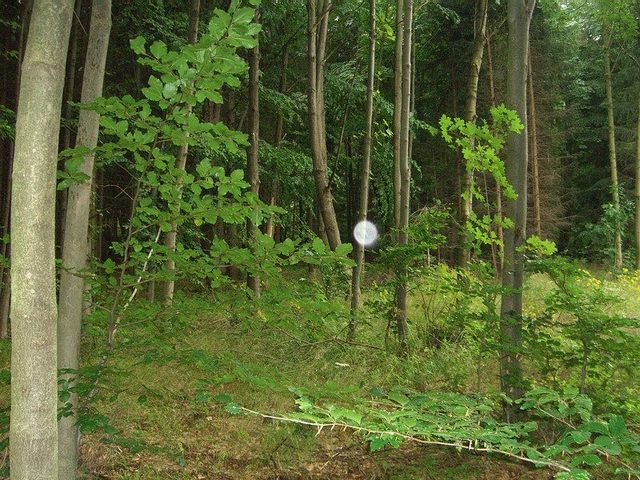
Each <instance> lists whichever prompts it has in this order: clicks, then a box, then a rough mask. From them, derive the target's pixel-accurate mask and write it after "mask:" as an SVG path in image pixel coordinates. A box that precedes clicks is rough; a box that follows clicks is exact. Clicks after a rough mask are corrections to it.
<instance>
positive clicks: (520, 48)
mask: <svg viewBox="0 0 640 480" xmlns="http://www.w3.org/2000/svg"><path fill="white" fill-rule="evenodd" d="M534 7H535V0H529V1H525V0H509V2H508V7H507V8H508V24H509V40H508V42H509V53H508V56H509V62H508V71H507V104H508V106H509V107H510V108H512V109H514V110H515V111H516V112H517V114H518V116H519V117H520V119H521V121H522V123H523V124H524V131H523V132H522V133H521V134H510V135H509V136H508V138H507V144H506V152H505V169H506V174H507V179H508V180H509V183H510V184H511V185H512V186H513V188H514V190H515V191H516V193H517V194H518V197H517V199H508V200H507V202H506V214H507V216H508V217H509V218H510V219H511V220H512V221H513V223H514V227H513V228H512V229H508V230H507V231H506V232H505V246H504V268H503V272H502V285H503V287H504V290H505V291H504V292H503V295H502V304H501V308H500V331H501V336H502V342H501V343H502V345H501V352H500V381H501V387H502V391H503V392H504V393H505V394H506V395H507V396H508V397H509V398H511V399H513V400H515V399H518V398H520V397H521V396H522V393H523V376H522V363H521V354H520V349H521V347H522V287H523V281H524V257H523V254H522V253H521V252H519V247H520V246H521V245H523V244H524V242H525V241H526V229H527V160H528V151H527V150H528V146H527V143H528V141H527V138H528V136H527V65H528V55H529V26H530V24H531V16H532V14H533V9H534ZM516 411H517V410H516V407H515V406H513V405H510V406H507V408H506V409H505V413H506V416H507V419H508V420H512V419H513V418H515V416H516Z"/></svg>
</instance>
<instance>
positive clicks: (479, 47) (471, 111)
mask: <svg viewBox="0 0 640 480" xmlns="http://www.w3.org/2000/svg"><path fill="white" fill-rule="evenodd" d="M488 4H489V2H488V0H476V10H477V14H476V15H477V20H478V28H477V30H476V32H475V39H474V41H473V54H472V55H471V71H470V73H469V82H468V84H467V101H466V105H465V113H464V119H465V121H467V122H474V123H475V121H476V119H477V116H478V114H477V110H478V108H477V107H478V81H479V79H480V69H481V68H482V57H483V55H484V44H485V39H486V35H487V14H488ZM463 164H464V160H463ZM464 167H465V168H463V171H462V182H461V183H462V185H461V189H462V205H461V207H462V208H461V214H462V215H461V218H460V224H461V231H460V249H459V256H458V266H459V267H460V268H465V267H466V265H467V262H468V261H469V259H470V257H471V248H470V244H469V238H468V229H467V224H468V222H469V218H470V216H471V212H472V209H473V195H472V191H473V182H474V178H473V170H471V169H470V168H469V167H468V166H467V165H464Z"/></svg>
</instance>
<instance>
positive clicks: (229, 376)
mask: <svg viewBox="0 0 640 480" xmlns="http://www.w3.org/2000/svg"><path fill="white" fill-rule="evenodd" d="M449 275H450V272H441V275H440V276H439V277H438V278H427V277H425V279H424V280H422V281H423V283H422V284H420V285H419V286H420V288H415V289H413V290H412V296H411V310H410V315H409V316H410V326H411V333H412V354H411V355H410V356H409V357H407V358H401V357H399V356H398V355H397V345H396V344H395V334H394V332H393V326H392V325H390V324H389V318H388V314H387V313H386V311H385V309H384V308H383V307H384V305H385V301H386V300H388V298H387V297H388V295H389V292H388V291H387V292H385V286H384V282H382V281H379V282H375V281H373V280H372V279H379V278H381V276H380V275H378V274H377V272H375V271H372V272H370V274H369V281H368V282H367V286H366V289H365V307H364V312H365V314H363V316H362V318H361V322H360V323H359V325H358V336H357V339H356V341H354V342H347V341H346V334H345V328H346V325H347V323H348V319H349V311H348V302H347V301H346V294H345V292H344V291H343V290H341V289H340V288H338V287H336V285H337V284H336V283H335V282H333V281H332V277H330V276H328V277H326V278H324V277H322V276H321V275H319V274H318V273H310V272H308V271H307V270H306V269H292V270H290V271H287V272H286V275H285V277H286V279H282V280H278V283H275V282H276V281H275V280H273V281H272V283H271V284H269V285H266V286H265V289H264V292H263V295H262V297H261V298H260V299H258V300H256V299H252V298H251V297H250V296H249V295H248V293H247V292H246V290H245V289H244V288H243V287H241V286H229V287H225V288H224V289H219V290H217V291H215V292H214V293H209V292H202V291H200V292H190V293H188V294H184V293H182V294H179V295H178V296H177V297H176V299H175V302H174V304H173V306H171V307H163V306H161V305H159V304H155V303H149V302H146V301H143V300H138V301H136V302H134V303H133V304H132V305H131V306H130V307H129V308H128V309H127V311H126V312H125V315H124V316H123V318H122V321H121V324H120V325H119V327H118V330H117V333H116V340H115V342H114V346H113V350H111V351H108V352H106V351H105V348H104V332H105V330H106V322H107V319H106V315H105V314H103V313H102V312H100V311H96V312H94V313H93V314H92V315H91V316H90V317H89V318H88V319H87V322H86V328H85V330H84V333H83V370H82V371H81V372H80V373H81V381H80V382H79V384H78V386H77V388H78V391H79V393H80V394H81V398H84V401H83V408H82V415H81V419H80V426H81V429H82V431H83V437H82V463H83V472H84V475H85V477H86V478H113V479H132V480H133V479H138V478H139V479H143V478H144V479H155V478H177V479H182V478H184V479H187V478H238V479H244V478H275V477H276V476H279V478H312V479H313V478H389V479H392V478H393V479H404V478H406V479H409V478H425V479H437V480H440V479H447V478H456V479H465V478H469V479H472V478H505V479H508V478H514V479H515V478H532V479H533V478H536V479H544V478H551V477H552V476H553V474H554V473H557V472H558V469H557V468H555V469H554V468H552V469H546V468H535V467H534V466H533V465H529V466H527V465H526V462H522V461H521V460H519V459H518V458H515V457H513V455H515V456H516V457H519V456H522V457H524V458H525V459H526V458H528V459H531V458H534V459H535V458H537V457H536V455H539V454H540V453H541V452H542V453H543V454H544V452H545V450H544V448H547V447H549V448H555V449H558V448H559V449H560V450H557V451H554V452H552V453H554V455H555V456H554V459H555V460H554V461H557V462H559V463H560V464H562V465H568V466H571V463H572V460H571V459H570V458H569V457H567V458H563V457H564V456H565V454H564V453H563V452H562V448H563V445H565V446H566V448H567V450H568V451H569V450H571V451H572V454H571V455H572V457H571V458H573V459H575V457H576V456H578V457H579V460H578V462H577V463H576V468H578V469H579V468H582V467H585V468H586V467H588V468H589V469H590V470H591V474H592V477H591V478H602V479H604V478H614V477H613V474H614V471H615V469H616V468H619V467H620V465H614V466H613V467H611V468H609V467H607V468H603V467H596V468H595V470H594V469H592V468H591V467H593V466H595V464H596V463H600V461H599V460H597V458H600V457H606V456H607V455H609V454H610V456H612V457H615V456H616V455H617V453H618V448H619V445H622V443H623V441H622V440H620V438H622V437H624V436H625V435H626V433H627V432H628V433H629V435H632V434H631V431H633V430H634V429H635V428H636V426H634V421H637V417H635V418H634V417H633V416H630V417H629V416H628V414H629V413H630V412H633V408H626V410H625V406H624V405H623V404H620V403H616V402H614V403H612V404H611V405H613V407H615V408H616V410H615V412H613V413H612V414H608V415H607V416H602V414H604V413H606V412H610V411H611V409H610V408H609V409H608V408H607V407H610V406H611V405H606V404H603V403H604V402H606V401H607V400H606V399H607V398H608V397H607V396H606V395H604V394H602V395H599V396H596V404H595V406H594V407H593V408H591V404H590V403H589V404H586V403H584V402H585V400H582V397H581V396H580V395H579V393H578V392H577V391H576V390H575V389H573V390H572V389H568V390H567V385H558V386H557V387H559V390H558V389H555V390H545V388H543V386H544V385H543V383H544V382H543V378H542V377H539V378H538V380H535V378H536V375H537V372H534V371H532V372H531V375H532V376H533V378H534V381H537V382H538V385H537V386H536V385H534V386H532V388H534V390H533V392H534V393H532V394H531V397H530V398H529V401H530V405H529V406H528V408H529V409H531V410H535V412H534V415H532V417H535V418H530V419H528V420H526V421H525V422H524V423H523V424H522V425H520V426H514V427H507V426H505V425H503V424H501V423H500V422H499V417H500V415H499V412H500V404H501V401H502V399H501V397H500V395H499V394H498V382H497V372H498V368H497V358H496V356H495V353H494V352H492V351H491V350H490V349H488V347H487V345H484V344H479V343H478V342H477V341H476V339H477V338H480V337H482V332H483V330H481V329H480V330H476V329H477V328H480V327H479V326H478V325H479V323H478V325H476V324H475V323H474V322H476V323H477V322H479V320H478V319H480V318H482V319H484V318H486V309H487V308H490V305H487V302H488V301H487V300H486V299H485V303H483V302H482V301H481V300H479V299H478V298H480V297H474V299H472V300H470V301H469V304H468V305H467V304H466V303H464V302H463V301H462V299H461V298H460V297H459V294H458V293H456V292H455V291H451V290H449V287H447V285H448V282H449V281H450V280H451V278H449V277H448V276H449ZM436 280H438V281H439V282H440V283H438V282H437V281H436ZM636 280H637V279H635V277H633V276H632V275H630V274H623V275H622V276H620V277H618V278H617V279H613V278H609V277H607V278H605V277H602V278H600V277H593V276H589V277H588V278H587V281H588V282H591V283H595V282H599V286H603V288H606V289H608V290H615V291H616V292H618V293H623V294H624V295H630V296H632V295H633V292H634V291H635V290H634V289H635V288H637V285H638V282H637V281H636ZM553 289H554V286H553V282H552V281H551V280H550V278H549V277H548V276H546V275H543V274H535V275H531V276H530V277H529V280H528V284H527V293H528V295H527V296H526V298H527V299H528V302H527V305H526V311H527V312H528V314H529V315H531V316H535V315H541V314H542V312H543V311H544V310H545V305H546V304H545V298H546V297H547V296H548V295H549V294H550V293H551V292H552V291H553ZM183 290H188V287H186V286H185V288H184V289H183ZM491 295H493V293H491V292H490V295H489V296H488V297H487V298H490V299H491V298H493V297H492V296H491ZM465 298H466V297H465ZM494 300H497V298H495V299H494ZM630 301H633V299H631V300H630ZM489 303H490V302H489ZM452 305H457V306H461V307H460V308H462V307H464V312H466V313H465V315H466V316H465V317H464V319H462V320H463V321H464V323H465V325H466V328H467V330H465V332H466V333H461V331H460V330H459V329H458V330H456V328H454V327H455V325H456V322H458V321H459V320H457V319H456V318H457V317H456V316H457V315H460V314H459V312H456V311H455V309H453V307H452ZM612 308H613V307H612ZM615 308H616V309H622V310H625V309H626V311H624V312H620V313H624V314H627V315H630V314H633V311H632V309H633V308H634V307H633V306H630V303H628V302H622V303H620V304H619V305H618V306H617V307H615ZM474 312H475V313H474ZM448 319H449V322H450V323H447V321H448ZM485 347H486V348H485ZM0 358H1V359H2V361H3V364H4V365H6V368H7V369H5V370H2V376H1V378H0V380H2V384H3V385H5V387H3V388H2V389H0V402H1V403H0V407H2V408H5V409H6V410H5V412H6V413H7V414H8V405H9V392H8V381H9V375H8V363H9V343H8V342H6V341H5V342H2V345H1V347H0ZM105 359H106V361H105ZM530 368H533V367H530ZM568 379H569V376H567V378H566V380H567V382H568ZM567 382H565V383H567ZM614 386H615V385H614ZM536 388H537V390H536ZM627 388H635V389H636V390H635V391H637V388H638V386H637V385H627ZM563 389H564V393H562V392H563ZM63 391H64V386H63ZM558 391H559V392H561V393H557V392H558ZM613 393H614V394H615V392H613ZM545 395H546V397H545ZM613 396H615V395H613ZM87 398H90V399H91V401H88V400H87ZM544 398H546V400H545V401H547V402H548V406H549V407H550V408H551V407H553V408H554V409H555V410H554V412H555V413H554V415H556V416H558V415H561V416H562V420H563V421H566V422H572V423H574V426H573V430H574V431H576V432H578V433H566V432H565V433H561V431H560V430H559V429H558V425H557V422H554V421H551V420H553V419H549V418H541V416H540V415H539V413H540V412H539V410H536V409H539V407H540V406H541V405H542V404H543V403H541V402H540V400H541V399H544ZM598 402H599V403H598ZM563 405H566V409H565V408H564V407H563ZM630 407H633V405H631V406H630ZM622 410H624V411H622ZM249 411H250V412H253V413H249ZM239 413H240V415H237V414H239ZM618 413H623V414H625V417H626V418H627V420H626V423H624V421H623V420H622V417H621V416H620V415H618ZM233 414H236V415H233ZM536 415H537V416H536ZM611 415H613V416H611ZM271 416H273V417H280V420H277V419H273V418H269V417H271ZM299 420H303V422H302V423H300V422H299ZM533 421H535V422H537V423H536V425H535V426H534V425H533V424H532V423H531V422H533ZM429 422H431V423H429ZM3 424H5V425H6V421H5V422H3ZM611 425H612V426H611ZM616 435H618V436H620V435H621V436H622V437H620V438H613V437H616ZM599 437H603V438H602V439H600V440H598V438H599ZM609 438H613V440H612V441H611V443H607V442H608V440H607V439H609ZM425 440H426V441H425ZM563 442H564V443H563ZM595 442H600V443H601V445H599V446H596V447H593V446H592V445H593V444H594V443H595ZM437 443H443V444H445V443H446V444H449V446H445V445H434V444H437ZM541 445H545V447H544V448H542V447H540V446H541ZM552 445H555V447H551V446H552ZM596 445H597V444H596ZM629 445H630V446H631V447H633V442H632V441H631V440H630V444H629ZM494 446H497V448H493V447H494ZM393 447H400V448H398V449H395V448H393ZM471 447H473V448H471ZM476 447H479V448H477V449H476ZM527 448H528V449H529V450H527ZM621 448H626V447H624V445H622V447H621ZM580 449H582V450H584V451H581V452H577V453H576V451H577V450H580ZM603 449H604V450H603ZM607 449H610V450H609V451H607ZM505 452H506V453H511V454H513V455H512V456H511V458H509V456H508V455H505ZM479 453H481V455H478V454H479ZM580 456H581V457H580ZM556 467H557V465H556ZM598 468H599V469H600V470H598ZM630 468H634V466H633V465H630ZM636 468H637V467H636ZM559 471H560V472H562V470H559ZM567 478H570V477H567ZM574 478H580V477H577V476H576V477H574ZM585 478H586V477H585ZM621 478H625V477H621Z"/></svg>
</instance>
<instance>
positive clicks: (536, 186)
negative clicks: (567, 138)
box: [527, 55, 542, 238]
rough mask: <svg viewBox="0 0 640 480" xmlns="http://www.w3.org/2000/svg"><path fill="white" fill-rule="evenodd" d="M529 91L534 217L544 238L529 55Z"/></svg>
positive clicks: (534, 98) (537, 228) (534, 100)
mask: <svg viewBox="0 0 640 480" xmlns="http://www.w3.org/2000/svg"><path fill="white" fill-rule="evenodd" d="M527 80H528V82H527V83H528V85H527V87H528V91H529V133H530V142H531V155H530V156H529V158H530V160H531V181H532V183H533V185H532V187H533V189H532V194H533V199H532V200H533V217H534V227H535V231H536V235H537V236H538V237H540V238H542V220H541V215H540V173H539V172H538V122H537V118H536V97H535V91H534V89H533V63H532V62H531V55H529V69H528V74H527Z"/></svg>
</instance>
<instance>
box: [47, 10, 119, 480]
mask: <svg viewBox="0 0 640 480" xmlns="http://www.w3.org/2000/svg"><path fill="white" fill-rule="evenodd" d="M110 32H111V0H93V3H92V7H91V26H90V29H89V40H88V43H87V53H86V58H85V63H84V73H83V78H82V94H81V102H82V103H91V102H94V101H95V100H96V99H97V98H99V97H100V96H101V95H102V86H103V82H104V72H105V64H106V60H107V50H108V47H109V35H110ZM99 128H100V116H99V115H98V114H97V113H96V112H94V111H91V110H81V111H80V119H79V122H78V135H77V137H76V145H82V146H85V147H87V148H89V149H91V150H93V149H95V148H96V146H97V144H98V131H99ZM80 170H81V171H82V173H84V174H85V175H87V176H89V177H90V178H89V179H88V180H87V181H86V182H83V183H81V184H78V185H73V186H71V187H70V188H69V192H68V201H67V211H66V213H65V216H64V218H65V228H64V237H63V245H62V270H61V272H60V297H59V309H60V310H59V314H58V368H60V369H72V370H77V369H78V366H79V360H80V358H79V357H80V330H81V325H82V313H83V294H84V291H85V286H84V276H83V271H84V270H85V269H86V267H87V253H88V249H87V246H88V241H87V239H88V234H89V214H90V211H91V192H92V183H93V181H92V178H91V177H93V174H94V154H93V153H90V154H88V155H86V156H85V157H84V162H83V163H82V165H81V166H80ZM68 378H69V379H70V380H73V375H69V376H68ZM69 401H70V402H71V405H72V410H73V412H74V414H73V415H71V416H68V417H65V418H62V419H61V420H60V422H59V424H58V468H59V475H58V476H59V478H60V480H69V479H73V478H76V469H77V463H78V431H77V427H76V421H77V408H78V396H77V395H76V394H75V393H72V395H71V398H70V400H69Z"/></svg>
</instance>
